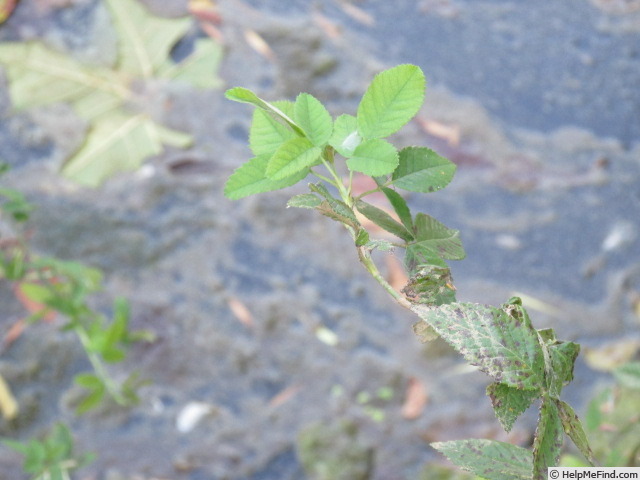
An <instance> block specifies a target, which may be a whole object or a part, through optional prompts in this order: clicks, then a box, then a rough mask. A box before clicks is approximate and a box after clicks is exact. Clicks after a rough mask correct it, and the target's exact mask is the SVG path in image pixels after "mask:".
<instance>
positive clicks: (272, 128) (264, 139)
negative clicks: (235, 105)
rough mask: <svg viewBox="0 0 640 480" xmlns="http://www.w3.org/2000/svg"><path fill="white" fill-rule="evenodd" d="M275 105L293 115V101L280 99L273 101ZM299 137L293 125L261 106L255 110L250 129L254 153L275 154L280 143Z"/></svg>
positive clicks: (250, 140)
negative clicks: (278, 119)
mask: <svg viewBox="0 0 640 480" xmlns="http://www.w3.org/2000/svg"><path fill="white" fill-rule="evenodd" d="M273 105H274V106H275V107H277V108H278V109H280V110H282V111H283V112H284V113H285V114H286V115H287V116H293V103H292V102H287V101H279V102H273ZM297 137H298V134H296V133H295V132H294V131H293V130H292V129H291V127H289V126H288V125H286V124H283V123H282V122H279V121H277V120H276V119H275V118H273V116H272V115H271V114H269V113H268V112H266V111H264V110H262V109H261V108H258V109H256V110H255V111H254V112H253V121H252V122H251V128H250V129H249V147H250V148H251V151H252V152H253V154H254V155H256V156H258V155H263V154H269V155H273V154H274V153H275V151H276V150H277V149H278V148H279V147H280V145H282V144H283V143H284V142H286V141H287V140H291V139H293V138H297Z"/></svg>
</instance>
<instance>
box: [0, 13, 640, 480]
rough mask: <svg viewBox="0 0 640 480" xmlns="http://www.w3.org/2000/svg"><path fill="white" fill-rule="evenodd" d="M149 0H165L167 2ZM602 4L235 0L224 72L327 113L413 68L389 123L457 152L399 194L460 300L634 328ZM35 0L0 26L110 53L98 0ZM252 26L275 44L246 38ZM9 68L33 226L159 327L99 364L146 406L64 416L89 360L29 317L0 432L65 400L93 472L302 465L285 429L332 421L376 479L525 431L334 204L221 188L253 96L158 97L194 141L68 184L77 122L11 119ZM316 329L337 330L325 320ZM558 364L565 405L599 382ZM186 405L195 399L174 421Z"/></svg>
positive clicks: (591, 332) (56, 114)
mask: <svg viewBox="0 0 640 480" xmlns="http://www.w3.org/2000/svg"><path fill="white" fill-rule="evenodd" d="M145 3H147V4H148V5H149V6H150V7H151V8H152V9H153V10H154V11H155V12H157V13H159V14H165V15H177V14H180V13H183V8H184V7H183V6H182V2H180V1H177V0H176V1H171V2H169V1H161V0H155V1H147V2H145ZM613 3H614V2H604V1H602V2H599V1H595V0H594V1H593V2H589V1H586V0H570V1H567V0H562V1H560V0H558V1H550V2H545V4H544V5H536V6H530V5H528V6H523V5H521V4H520V2H515V1H497V0H493V1H478V0H474V1H462V0H459V1H456V0H449V1H447V0H438V1H434V0H423V1H421V2H408V1H403V2H375V1H359V2H351V3H347V2H345V3H342V2H337V1H320V2H268V1H262V2H260V1H257V0H256V1H252V2H246V3H245V2H241V1H237V0H228V1H223V2H220V15H221V19H222V24H221V25H220V31H221V33H222V35H223V37H224V42H225V57H224V60H223V65H222V67H221V72H220V75H221V76H222V78H223V79H224V81H225V83H226V85H227V86H235V85H243V86H247V87H250V88H254V89H255V90H256V91H258V92H259V93H260V94H261V96H263V97H265V98H268V99H278V98H292V97H293V96H295V95H296V94H297V93H298V92H299V91H307V92H309V93H312V94H314V95H316V96H317V97H318V98H320V99H321V100H322V101H323V102H326V103H327V104H328V106H329V107H330V109H331V111H332V113H333V114H338V113H343V112H350V113H353V111H355V107H356V105H357V102H358V101H359V99H360V96H361V94H362V92H363V90H364V88H365V87H366V85H367V84H368V83H369V81H370V79H371V77H372V76H373V74H374V73H375V72H377V71H379V70H381V69H382V68H384V67H386V66H391V65H394V64H397V63H401V62H412V63H416V64H418V65H420V66H421V67H422V68H423V69H424V70H425V72H426V73H427V77H428V79H429V87H428V91H427V97H426V103H425V106H424V108H423V109H422V111H421V112H420V113H419V115H418V118H417V119H416V120H415V121H413V122H412V123H411V124H410V125H409V126H408V127H407V128H406V129H405V130H404V131H403V132H402V133H400V134H398V135H397V136H396V139H395V140H397V142H398V144H400V145H411V144H418V145H429V146H431V147H432V148H435V149H436V150H438V151H439V152H440V153H442V154H443V155H446V156H448V157H449V158H451V159H452V160H453V161H454V162H456V163H457V164H458V166H459V169H458V174H457V176H456V178H455V180H454V182H453V183H452V184H451V185H450V187H448V188H447V189H446V190H444V191H442V192H438V193H436V194H430V195H428V196H418V195H411V196H409V197H408V198H409V202H410V204H411V207H412V208H413V209H414V210H415V211H426V212H428V213H430V214H432V215H434V216H435V217H436V218H439V219H440V220H442V221H443V222H444V223H446V224H447V225H448V226H450V227H453V228H458V229H460V230H461V232H462V239H463V241H464V244H465V248H466V250H467V253H468V258H467V259H466V260H464V261H463V262H458V263H456V264H454V265H453V272H454V278H455V280H456V285H457V287H458V292H459V295H458V298H459V299H460V300H470V301H478V302H483V303H493V304H498V303H502V302H504V301H506V300H507V299H508V298H509V297H510V296H511V295H513V294H514V293H515V292H520V293H522V294H524V295H526V297H525V300H526V299H534V300H538V302H537V303H535V302H530V308H531V314H532V316H533V319H534V323H535V325H536V326H538V327H539V328H542V327H544V326H551V327H553V328H555V329H556V330H557V331H558V333H559V336H560V337H561V338H565V339H571V340H578V341H580V342H582V343H584V344H586V345H598V344H600V343H602V342H603V341H615V340H616V339H620V338H631V339H633V338H636V339H637V338H639V337H640V332H639V330H638V318H637V316H636V315H635V314H634V312H633V305H634V303H633V302H634V298H635V299H636V300H637V296H638V294H639V292H640V262H639V261H638V258H640V257H639V255H640V244H639V242H638V235H639V234H640V225H639V223H638V207H639V206H640V187H639V185H640V182H639V180H640V161H639V158H640V143H639V140H640V136H639V134H638V132H639V131H640V116H639V115H638V111H639V108H640V91H639V90H638V89H637V85H638V80H640V62H638V59H637V54H638V51H637V49H638V45H640V17H639V15H640V13H639V12H638V11H637V9H636V8H635V3H634V2H615V3H616V5H613ZM46 4H47V2H44V1H42V2H34V3H31V2H28V1H26V0H24V1H23V2H22V5H21V6H20V7H19V8H18V9H17V11H16V13H15V15H14V17H12V18H11V20H10V21H9V22H8V23H7V24H6V25H4V26H2V27H0V40H4V41H7V40H16V39H29V38H34V37H37V38H43V39H44V40H45V41H46V42H47V43H49V44H51V45H53V46H57V47H59V48H64V49H67V50H70V51H72V52H75V54H77V55H79V56H81V57H83V58H94V59H95V58H100V57H101V56H103V55H106V56H108V55H112V54H113V38H112V33H111V30H110V29H109V25H108V22H109V18H108V15H106V13H105V11H104V8H103V7H102V6H101V5H100V4H99V2H96V1H88V0H87V1H84V0H83V1H75V2H66V3H64V4H63V5H62V6H61V7H59V8H51V6H50V5H49V6H48V8H45V7H43V5H45V6H46ZM285 4H286V5H285ZM547 20H548V21H547ZM247 32H254V33H255V34H257V35H259V37H260V38H262V39H263V40H264V41H265V42H266V44H267V45H268V46H269V49H270V50H269V51H270V52H271V53H270V54H268V55H265V53H264V51H263V52H262V53H260V52H258V51H256V50H255V48H254V47H255V44H254V47H252V46H251V43H250V42H248V41H247V38H249V37H250V36H251V35H250V34H249V37H248V33H247ZM0 81H2V82H4V80H0ZM5 85H6V84H5V83H2V88H1V89H0V116H1V118H2V122H1V124H0V157H2V158H3V159H5V160H6V161H8V162H9V163H10V164H12V165H13V170H12V172H11V173H10V174H9V175H8V176H7V177H6V178H5V180H4V182H5V183H8V184H10V185H11V186H12V187H14V188H18V189H21V190H23V191H24V192H25V193H26V194H27V195H28V197H29V199H30V200H32V201H33V202H34V203H36V204H37V205H38V206H39V208H38V210H37V211H36V212H35V213H34V215H33V218H32V220H31V223H30V225H29V227H30V229H31V230H32V231H33V237H32V240H33V245H34V246H35V248H36V249H37V251H39V252H42V253H44V254H47V255H56V256H60V257H62V258H69V259H75V260H80V261H83V262H86V263H89V264H91V265H94V266H97V267H100V268H101V269H103V270H104V271H105V277H106V284H107V288H106V290H105V292H104V294H102V295H100V296H99V298H97V299H96V305H97V307H98V308H101V309H104V310H105V311H107V310H108V309H109V305H110V303H111V299H112V298H114V297H115V296H124V297H127V298H129V299H130V300H131V302H132V307H133V326H134V327H139V328H147V329H150V330H152V331H154V332H155V333H156V334H157V336H158V339H157V341H156V342H154V343H152V344H150V345H144V346H138V347H136V348H135V349H134V351H133V352H132V355H131V358H130V361H129V362H127V364H125V365H123V366H122V367H118V368H121V372H122V374H123V375H124V374H126V372H128V371H129V370H130V369H131V368H132V367H135V368H138V369H140V371H141V373H142V375H143V377H145V378H148V379H149V380H151V382H152V383H151V385H150V386H148V387H145V388H144V389H143V391H142V403H141V405H140V406H138V407H136V408H132V409H130V410H126V411H122V410H118V409H113V408H105V409H102V410H101V411H99V412H97V413H94V414H89V415H86V416H84V417H82V418H78V417H76V416H75V415H74V414H73V411H72V409H71V407H70V405H71V403H72V400H73V398H74V396H75V395H76V394H77V392H76V391H75V389H74V388H73V387H71V385H72V378H73V375H74V374H75V373H77V372H79V371H81V370H84V369H86V368H88V365H87V362H86V360H85V358H84V357H83V355H82V352H81V351H80V349H79V348H78V346H77V345H76V344H75V341H74V338H73V337H70V336H68V335H67V334H62V333H55V331H54V330H52V329H51V327H50V326H47V325H40V326H36V327H34V328H32V329H31V330H29V331H28V332H27V333H26V334H25V335H24V336H23V337H22V338H21V339H20V340H19V341H18V342H17V343H15V344H14V345H13V346H12V347H11V349H9V350H7V351H4V352H3V353H2V356H1V357H0V373H2V376H3V377H4V378H5V379H7V381H8V382H9V383H10V384H11V386H12V389H13V391H14V393H15V395H16V396H17V398H18V401H19V402H20V405H21V406H22V414H21V416H20V417H19V419H18V421H17V422H14V423H11V424H8V423H6V422H4V423H2V422H0V434H1V435H8V436H12V437H17V438H28V437H30V436H31V435H34V434H37V433H39V432H41V431H43V430H44V429H46V428H47V427H49V426H50V425H51V424H52V423H53V422H55V421H56V420H64V421H66V422H68V423H69V424H70V425H71V426H72V429H73V432H74V434H75V435H76V438H77V441H78V445H79V448H80V449H81V450H84V451H95V452H96V453H98V458H97V460H96V461H95V462H94V463H93V464H91V465H90V466H89V467H87V468H85V469H84V470H83V471H82V472H81V473H79V474H78V475H77V478H82V479H84V478H86V479H97V480H117V479H134V478H135V479H138V478H143V479H151V478H158V479H176V480H178V479H179V480H187V479H188V480H202V479H207V480H209V479H211V480H218V479H233V480H239V479H243V480H276V479H277V480H287V479H290V480H293V479H303V478H306V477H305V475H304V473H303V467H302V462H301V458H306V457H305V455H306V454H307V453H308V452H301V450H300V449H302V448H303V447H302V445H303V444H305V443H304V442H297V439H298V438H299V437H300V436H301V435H304V433H305V432H306V434H307V435H310V433H309V432H315V430H314V428H315V427H314V425H316V424H318V423H321V424H323V425H326V426H327V428H328V429H329V428H330V429H332V430H330V431H331V432H335V431H348V432H349V433H348V435H347V434H345V435H346V438H350V439H352V442H349V444H352V445H353V455H352V456H351V457H349V458H350V462H351V465H358V466H359V467H358V468H360V470H358V471H360V472H362V471H364V472H365V473H363V474H362V475H368V476H364V477H362V478H371V479H375V480H395V479H398V480H400V479H403V480H404V479H418V478H419V472H420V470H421V468H422V467H423V465H424V464H425V463H426V462H428V461H434V460H436V459H438V458H439V457H438V456H437V455H436V454H435V453H434V452H433V450H431V449H430V447H429V446H428V442H430V441H435V440H438V441H441V440H448V439H453V438H466V437H490V438H497V439H501V440H509V441H513V442H517V443H520V444H523V445H526V444H527V442H528V441H529V440H530V437H531V435H532V426H533V425H534V421H535V412H529V413H528V414H526V415H525V416H524V418H523V419H522V420H521V421H520V422H519V423H518V424H517V425H516V427H515V428H514V430H513V431H512V433H511V434H510V435H508V436H507V435H506V434H504V433H503V432H502V431H501V429H500V428H499V424H498V422H497V421H496V420H495V418H494V415H493V412H492V410H491V407H490V403H489V401H488V399H487V398H486V397H484V389H485V387H486V385H487V383H488V379H487V378H486V377H485V376H484V375H482V374H480V373H478V372H474V371H471V370H469V369H467V368H466V367H465V366H464V363H463V362H461V360H460V359H459V358H458V357H457V356H456V355H455V354H454V353H453V352H452V351H451V350H449V349H448V348H447V347H446V346H444V345H442V344H440V343H437V342H436V343H435V344H428V345H426V346H425V345H422V344H420V343H419V342H418V340H417V339H416V337H415V336H414V334H413V332H412V329H411V324H412V322H413V321H414V318H412V316H411V315H409V314H408V313H407V312H405V311H403V310H402V309H401V308H400V307H397V306H396V305H394V304H393V303H392V301H391V299H390V298H387V297H386V296H385V295H383V292H382V291H381V289H380V288H379V286H378V285H377V284H376V283H375V282H374V281H373V280H371V279H370V278H368V277H367V276H366V275H365V273H366V272H365V271H364V269H363V268H362V267H361V266H360V265H359V263H358V260H357V256H356V254H355V251H354V249H353V246H352V244H351V242H350V240H349V238H348V237H347V235H345V234H344V232H343V231H342V230H341V228H339V226H338V225H337V224H334V223H333V222H330V221H329V220H328V219H326V218H324V217H322V218H320V217H319V216H317V215H314V214H313V212H309V211H306V210H305V211H294V210H293V209H287V210H285V209H284V205H285V203H286V200H287V199H288V198H289V196H291V195H293V194H295V193H302V192H303V191H304V189H303V188H302V187H294V188H291V189H289V190H288V191H286V192H277V193H273V194H265V195H259V196H256V197H254V198H248V199H245V200H242V201H237V202H231V201H228V200H226V199H225V198H224V197H223V195H222V186H223V184H224V181H225V179H226V178H227V177H228V175H229V174H230V173H231V172H232V171H233V169H234V168H236V167H237V166H238V165H239V164H240V163H241V162H242V161H243V160H245V159H247V158H249V155H250V152H249V150H248V148H247V146H246V135H247V130H248V124H249V119H250V109H249V108H248V107H243V106H241V105H238V104H232V103H231V102H227V101H226V100H224V98H223V96H222V92H221V91H217V90H216V91H209V92H198V91H194V90H184V91H179V92H174V96H173V97H172V99H171V100H172V103H171V105H172V108H171V110H170V111H169V112H168V114H167V120H168V122H169V124H170V125H172V126H173V127H176V128H180V129H182V130H185V131H189V132H190V133H192V134H193V135H194V136H195V138H196V144H195V147H193V148H192V149H191V150H189V151H179V150H169V151H167V152H166V153H165V154H163V155H160V156H158V157H157V158H154V159H153V160H152V161H150V162H149V163H148V164H147V165H145V166H144V167H143V168H142V169H141V170H139V171H138V172H135V173H132V174H127V175H121V176H119V177H117V178H115V179H113V180H111V181H109V182H108V183H107V184H106V185H105V186H104V187H102V188H100V189H98V190H86V189H83V188H79V187H77V186H75V185H72V184H70V183H68V182H66V181H64V180H63V179H61V178H60V176H59V175H58V174H57V169H58V167H59V165H60V163H61V161H62V159H63V158H64V156H65V154H66V153H68V152H69V151H71V150H72V149H73V148H74V146H75V145H77V142H78V141H79V138H81V134H79V133H78V132H81V131H82V128H84V127H83V125H82V124H81V123H80V122H79V121H78V120H77V119H76V118H75V117H74V115H73V114H72V112H71V111H70V110H69V109H68V108H65V107H55V108H48V109H40V110H38V111H32V112H29V113H28V114H20V115H13V114H11V111H10V104H9V99H8V97H7V94H6V88H5ZM378 260H379V261H380V264H381V265H382V266H383V267H384V268H385V272H386V273H388V274H391V273H393V272H394V271H395V269H394V264H393V263H392V260H389V259H388V258H386V257H385V256H384V255H381V256H380V257H379V259H378ZM239 305H241V306H244V307H245V308H246V309H247V310H248V312H249V313H250V317H249V318H250V320H247V316H246V313H245V314H242V313H239V311H240V310H239V308H240V307H239ZM1 308H2V315H1V316H0V322H2V326H3V328H6V326H8V325H9V324H10V323H11V322H12V321H15V320H16V319H17V318H19V316H20V310H19V307H18V305H17V304H16V302H15V301H14V300H13V299H12V296H11V294H10V292H9V291H6V289H5V290H3V291H2V307H1ZM326 331H330V332H332V333H333V334H334V336H333V337H331V338H332V339H334V340H335V342H331V341H330V342H328V343H327V340H326V336H325V337H323V336H322V334H320V335H319V334H318V332H325V333H326ZM323 338H324V339H325V341H322V339H323ZM576 377H577V380H576V382H575V383H574V384H573V385H572V386H571V387H570V388H569V389H568V391H567V398H568V399H569V400H570V401H574V402H576V407H577V410H578V411H580V408H581V407H583V406H584V402H585V401H586V398H587V396H588V394H589V393H590V392H591V391H592V389H593V388H594V387H595V385H596V384H597V383H598V382H599V381H605V379H604V378H601V377H599V376H598V375H596V373H595V372H594V371H592V370H590V369H588V368H587V367H586V366H585V365H584V363H583V362H582V360H579V364H578V370H577V374H576ZM416 385H418V386H419V387H418V388H422V389H423V392H424V394H425V395H426V398H425V400H426V405H425V406H424V408H423V409H421V410H419V412H418V414H417V416H416V417H415V418H411V419H409V418H407V417H408V415H407V414H406V411H405V410H403V406H405V405H404V404H405V399H406V396H407V395H408V391H409V390H410V389H411V388H416V387H415V386H416ZM412 386H413V387H412ZM381 391H382V392H387V393H385V394H384V395H382V394H380V392H381ZM389 391H391V392H392V394H391V395H389V394H388V392H389ZM189 409H191V411H192V412H193V411H196V410H198V409H200V410H201V411H206V412H207V414H206V415H205V416H203V417H202V419H201V420H200V421H199V422H197V424H195V425H193V426H192V428H190V429H187V430H188V431H180V429H182V430H185V428H184V424H182V423H180V422H181V421H183V420H184V418H185V417H184V415H185V412H188V411H189ZM342 422H346V425H347V426H348V428H347V427H344V425H345V423H342ZM336 429H337V430H336ZM340 429H342V430H340ZM345 429H346V430H345ZM305 438H308V437H305ZM311 444H313V443H311ZM339 445H341V444H340V443H339V442H336V448H341V449H342V448H345V447H343V446H339ZM302 453H305V455H303V454H302ZM362 465H366V466H367V468H364V467H362ZM19 472H20V458H19V456H17V455H16V454H14V453H13V452H10V451H8V450H6V449H4V447H2V450H0V478H7V479H14V478H16V479H17V478H21V477H20V473H19ZM367 472H368V473H367ZM354 475H356V474H354ZM352 478H357V477H356V476H353V477H352Z"/></svg>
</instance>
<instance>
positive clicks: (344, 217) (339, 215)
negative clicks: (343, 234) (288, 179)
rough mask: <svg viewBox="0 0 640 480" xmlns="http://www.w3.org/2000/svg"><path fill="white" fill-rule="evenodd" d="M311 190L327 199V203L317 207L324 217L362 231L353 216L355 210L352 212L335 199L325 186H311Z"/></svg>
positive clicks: (318, 184)
mask: <svg viewBox="0 0 640 480" xmlns="http://www.w3.org/2000/svg"><path fill="white" fill-rule="evenodd" d="M309 189H310V190H311V191H312V192H315V193H317V194H319V195H322V196H323V197H324V198H325V201H323V202H322V203H321V204H320V205H319V206H318V207H317V209H318V211H319V212H320V213H321V214H322V215H325V216H327V217H329V218H331V219H333V220H336V221H338V222H340V223H344V224H345V225H349V226H350V227H352V228H353V229H354V230H357V231H359V230H360V223H359V222H358V220H357V219H356V216H355V215H354V214H353V210H351V208H349V206H348V205H347V204H346V203H344V202H342V201H341V200H338V199H337V198H334V197H333V196H332V195H331V193H329V191H328V190H327V188H326V187H325V186H324V185H323V184H321V183H312V184H309Z"/></svg>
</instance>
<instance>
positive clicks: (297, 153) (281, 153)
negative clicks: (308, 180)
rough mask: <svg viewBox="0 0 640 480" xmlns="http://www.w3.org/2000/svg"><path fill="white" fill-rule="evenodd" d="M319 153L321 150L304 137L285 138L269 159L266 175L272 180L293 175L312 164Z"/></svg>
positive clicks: (318, 156) (318, 157) (317, 158)
mask: <svg viewBox="0 0 640 480" xmlns="http://www.w3.org/2000/svg"><path fill="white" fill-rule="evenodd" d="M321 153H322V150H320V149H319V148H318V147H315V146H314V145H313V144H312V143H311V142H310V141H309V140H308V139H306V138H303V137H296V138H293V139H291V140H287V141H286V142H284V143H283V144H282V145H280V147H279V148H278V149H277V150H276V151H275V153H274V154H273V156H272V157H271V158H270V159H269V163H268V165H267V171H266V175H267V177H268V178H270V179H272V180H282V179H283V178H287V177H289V176H291V175H295V174H296V173H298V172H300V171H302V170H307V169H308V168H309V167H311V166H313V165H314V164H315V163H316V162H317V161H318V160H319V159H320V154H321Z"/></svg>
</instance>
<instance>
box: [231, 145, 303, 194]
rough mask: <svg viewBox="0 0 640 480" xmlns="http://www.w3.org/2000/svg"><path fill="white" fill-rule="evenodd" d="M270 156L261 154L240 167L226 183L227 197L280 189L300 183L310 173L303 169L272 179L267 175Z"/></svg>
mask: <svg viewBox="0 0 640 480" xmlns="http://www.w3.org/2000/svg"><path fill="white" fill-rule="evenodd" d="M269 157H270V156H269V155H259V156H257V157H254V158H252V159H251V160H249V161H248V162H246V163H245V164H244V165H242V166H240V167H238V168H237V169H236V170H235V171H234V172H233V173H232V174H231V176H230V177H229V178H228V179H227V183H225V186H224V195H225V197H227V198H230V199H232V200H237V199H239V198H243V197H247V196H249V195H254V194H256V193H263V192H270V191H273V190H280V189H281V188H285V187H288V186H290V185H294V184H296V183H298V182H299V181H300V180H302V179H303V178H304V177H306V176H307V174H308V173H309V172H308V170H302V171H299V172H298V173H296V174H295V175H292V176H290V177H287V178H283V179H282V180H272V179H270V178H267V176H266V170H267V165H268V163H269Z"/></svg>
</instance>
